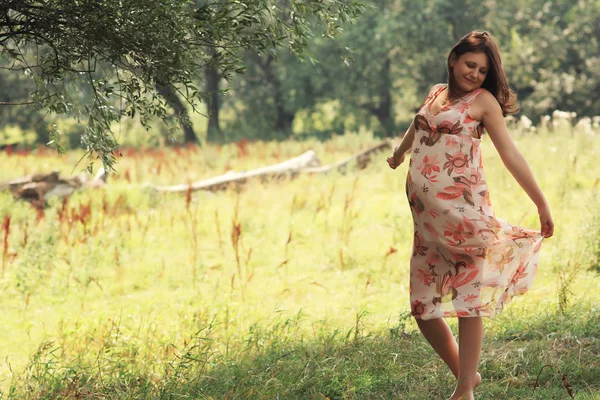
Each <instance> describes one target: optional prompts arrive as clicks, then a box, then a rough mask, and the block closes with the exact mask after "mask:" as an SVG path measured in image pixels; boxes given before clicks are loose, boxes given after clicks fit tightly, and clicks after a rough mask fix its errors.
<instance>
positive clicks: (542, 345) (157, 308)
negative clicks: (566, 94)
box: [0, 124, 600, 399]
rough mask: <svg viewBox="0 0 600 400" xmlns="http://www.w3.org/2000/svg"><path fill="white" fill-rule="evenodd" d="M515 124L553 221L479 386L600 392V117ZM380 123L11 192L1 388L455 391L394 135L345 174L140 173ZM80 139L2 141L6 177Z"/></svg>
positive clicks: (146, 393) (489, 156)
mask: <svg viewBox="0 0 600 400" xmlns="http://www.w3.org/2000/svg"><path fill="white" fill-rule="evenodd" d="M511 132H512V134H513V136H514V138H515V140H516V142H517V144H518V146H519V148H520V149H521V150H522V152H523V153H524V154H525V156H526V158H527V160H528V161H529V163H530V165H531V168H532V170H533V172H534V174H535V176H536V178H537V180H538V183H539V184H540V186H541V187H542V189H543V190H544V193H545V195H546V197H547V198H548V200H549V202H550V205H551V209H552V212H553V217H554V220H555V224H556V231H555V235H554V237H552V238H551V239H549V240H545V241H544V244H543V246H542V253H541V258H540V265H539V270H538V275H537V277H536V281H535V284H534V286H533V288H532V290H531V291H530V292H528V293H527V294H526V295H525V296H522V297H519V298H515V299H514V300H513V302H512V303H510V305H509V306H508V307H507V309H506V310H505V311H504V312H503V313H501V314H500V315H499V316H498V317H497V318H496V319H495V320H487V319H486V320H485V326H486V337H485V339H484V350H483V354H482V360H481V370H480V371H481V373H482V375H483V382H482V385H481V386H480V388H478V389H477V393H479V395H478V396H479V397H477V398H481V399H537V398H539V399H551V398H556V399H560V398H563V399H567V398H571V397H574V398H577V399H596V398H598V399H600V361H599V359H600V354H599V353H600V339H598V337H600V312H599V308H600V306H598V304H600V277H599V276H598V275H597V274H596V273H595V272H593V269H594V268H596V269H598V268H600V266H599V265H598V256H599V255H600V250H599V241H600V193H599V192H600V184H599V179H600V166H598V159H600V130H599V129H596V130H593V129H592V130H583V129H574V128H572V127H571V126H570V125H564V126H558V127H556V128H555V129H554V130H553V131H549V130H548V129H538V130H537V132H531V131H530V129H527V127H526V126H525V127H524V126H523V125H521V124H516V125H511ZM378 141H379V139H376V138H373V137H372V136H370V135H368V134H358V135H346V136H335V137H333V138H332V139H331V140H328V141H325V142H318V141H316V140H306V141H292V140H290V141H287V142H270V143H264V142H250V143H249V142H239V143H237V144H229V145H225V146H212V145H206V146H204V147H199V148H196V147H190V148H185V147H171V148H162V149H148V150H144V149H136V150H127V149H124V150H122V153H123V157H121V158H120V159H119V162H118V165H117V174H116V175H114V176H110V177H109V179H108V184H107V185H106V187H105V188H103V189H96V190H88V191H85V192H81V193H76V194H74V195H73V196H71V197H70V198H68V199H67V200H66V201H62V200H59V199H55V200H54V201H51V204H50V205H49V206H48V207H46V208H45V209H43V211H37V210H36V209H34V208H33V207H32V206H31V205H29V204H28V203H25V202H21V201H15V200H13V198H12V196H11V195H10V193H8V192H4V193H0V222H2V223H3V224H2V226H1V227H2V230H1V232H0V240H1V242H0V245H2V248H3V252H2V259H1V260H0V261H1V263H2V264H1V268H2V277H1V278H0V290H1V293H2V296H1V299H0V307H1V308H0V309H1V313H0V318H1V323H0V327H1V329H2V335H1V337H2V338H1V339H0V358H1V359H0V379H1V382H0V388H1V390H2V391H3V396H4V397H6V398H31V399H42V398H44V399H50V398H52V399H54V398H110V399H116V398H206V399H327V398H329V399H392V398H397V399H445V398H447V397H448V396H449V395H450V394H451V391H452V388H453V377H452V376H451V374H450V373H449V371H448V370H447V368H446V367H445V366H444V365H443V363H442V362H441V361H440V360H439V359H438V358H437V357H436V356H435V354H434V353H433V350H431V348H429V346H428V345H427V343H426V342H425V341H424V339H423V338H422V337H421V336H420V335H419V333H418V330H417V328H416V324H415V323H414V322H413V321H412V320H411V318H410V316H409V314H408V310H409V305H408V274H409V272H408V260H409V256H410V251H411V245H412V229H413V228H412V219H411V215H410V211H409V208H408V204H407V201H406V198H405V194H404V182H405V176H406V171H407V167H408V166H407V164H408V163H405V164H404V165H402V166H401V167H399V168H398V169H397V170H391V169H389V167H388V166H387V164H386V162H385V158H386V157H387V156H388V155H389V154H388V153H390V152H384V153H379V154H376V155H375V156H374V157H372V160H371V163H370V164H369V165H368V167H367V168H366V169H362V170H360V169H357V168H350V169H349V170H348V171H347V173H346V174H340V173H338V172H335V173H330V174H322V175H310V176H309V175H299V176H298V177H296V178H295V179H290V178H285V179H279V180H272V181H268V182H259V181H251V182H249V183H248V184H246V185H244V186H241V187H232V188H230V189H229V190H225V191H218V192H204V191H199V192H194V193H191V194H190V193H188V194H186V193H181V194H170V195H169V194H162V193H158V192H155V191H153V190H152V189H150V188H149V187H148V186H146V185H144V184H145V183H150V184H160V185H165V184H179V183H188V182H193V181H197V180H201V179H204V178H210V177H214V176H217V175H220V174H223V173H226V172H227V171H230V170H234V171H241V170H248V169H252V168H256V167H260V166H264V165H270V164H275V163H278V162H281V161H283V160H285V159H288V158H291V157H294V156H297V155H299V154H301V153H302V152H304V151H306V150H308V149H313V150H315V151H316V153H317V155H318V157H319V159H320V161H321V164H323V165H324V164H330V163H333V162H336V161H339V160H341V159H343V158H346V157H348V156H349V155H351V154H353V153H356V152H359V151H361V150H363V149H365V148H367V147H369V146H371V145H374V144H376V143H377V142H378ZM483 151H484V165H485V170H486V174H487V178H488V182H489V186H490V192H491V196H492V202H493V204H494V207H495V211H496V214H497V215H498V216H500V217H502V218H504V219H506V220H508V221H510V222H512V223H514V224H519V225H524V226H527V227H531V228H539V221H538V218H537V213H536V209H535V206H534V205H533V204H532V203H531V201H530V200H529V199H528V197H527V196H526V195H525V193H524V192H523V191H522V190H521V189H520V187H519V186H518V184H517V183H516V182H515V181H514V179H513V178H512V177H511V176H510V174H509V173H508V171H507V170H506V168H505V167H504V166H503V165H502V162H501V160H500V158H499V156H498V154H497V152H496V151H495V149H494V147H493V145H492V143H491V141H490V140H489V138H486V139H484V144H483ZM79 157H81V154H80V153H76V152H72V153H68V154H66V155H65V156H63V157H59V156H57V155H56V154H54V153H52V152H51V151H42V150H40V151H33V152H21V153H19V152H12V153H11V154H9V153H8V152H3V153H0V165H2V168H1V170H0V180H7V179H11V178H15V177H20V176H24V175H28V174H31V173H34V172H48V171H51V170H53V169H56V170H59V171H61V173H62V174H71V173H78V172H80V170H81V168H82V167H81V165H80V166H78V167H75V165H76V163H77V161H78V160H79ZM99 167H100V165H98V164H96V168H99ZM7 221H8V222H7ZM449 321H450V322H451V324H452V327H453V329H454V330H455V331H456V321H455V320H449ZM0 397H2V396H0Z"/></svg>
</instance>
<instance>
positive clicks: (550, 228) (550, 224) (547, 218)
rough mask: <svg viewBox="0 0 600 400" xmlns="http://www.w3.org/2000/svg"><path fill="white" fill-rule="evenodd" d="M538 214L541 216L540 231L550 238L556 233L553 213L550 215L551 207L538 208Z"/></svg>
mask: <svg viewBox="0 0 600 400" xmlns="http://www.w3.org/2000/svg"><path fill="white" fill-rule="evenodd" d="M538 214H539V216H540V225H541V227H540V231H541V233H542V235H543V236H544V237H545V238H549V237H551V236H552V235H554V221H553V220H552V215H550V208H549V207H548V206H546V205H545V206H543V207H541V208H538Z"/></svg>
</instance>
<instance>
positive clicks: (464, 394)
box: [450, 317, 483, 400]
mask: <svg viewBox="0 0 600 400" xmlns="http://www.w3.org/2000/svg"><path fill="white" fill-rule="evenodd" d="M458 342H459V357H458V358H459V363H458V364H459V368H458V380H457V383H456V389H455V390H454V393H453V394H452V397H450V400H459V399H461V400H462V399H464V400H470V399H473V389H474V388H475V386H477V383H478V378H479V377H478V375H477V367H478V366H479V357H480V355H481V346H482V344H483V321H482V320H481V317H468V318H459V319H458Z"/></svg>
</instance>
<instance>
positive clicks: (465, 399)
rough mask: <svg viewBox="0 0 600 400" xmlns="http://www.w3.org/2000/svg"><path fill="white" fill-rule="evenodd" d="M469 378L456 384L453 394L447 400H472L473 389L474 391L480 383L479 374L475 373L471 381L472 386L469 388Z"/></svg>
mask: <svg viewBox="0 0 600 400" xmlns="http://www.w3.org/2000/svg"><path fill="white" fill-rule="evenodd" d="M469 381H470V378H466V379H463V380H462V381H461V382H457V384H456V389H454V393H452V396H451V397H450V398H449V399H448V400H473V399H475V397H473V389H475V388H476V387H477V386H479V384H480V383H481V374H479V372H477V375H476V376H475V379H474V380H473V386H472V387H469V386H470V385H469V383H470V382H469Z"/></svg>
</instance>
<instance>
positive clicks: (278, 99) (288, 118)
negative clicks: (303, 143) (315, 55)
mask: <svg viewBox="0 0 600 400" xmlns="http://www.w3.org/2000/svg"><path fill="white" fill-rule="evenodd" d="M274 60H275V58H274V57H273V56H272V55H269V58H268V59H267V61H266V62H264V63H262V64H261V66H262V69H263V71H264V73H265V78H266V80H267V82H269V83H270V84H271V87H272V88H273V101H274V103H275V113H276V115H277V119H276V120H275V130H276V131H277V132H282V133H289V132H290V131H291V130H292V123H293V122H294V118H295V117H296V115H295V114H294V113H290V112H288V111H286V109H285V99H284V96H283V93H282V92H281V81H280V80H279V77H278V76H277V74H276V72H275V68H274V67H273V61H274Z"/></svg>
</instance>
